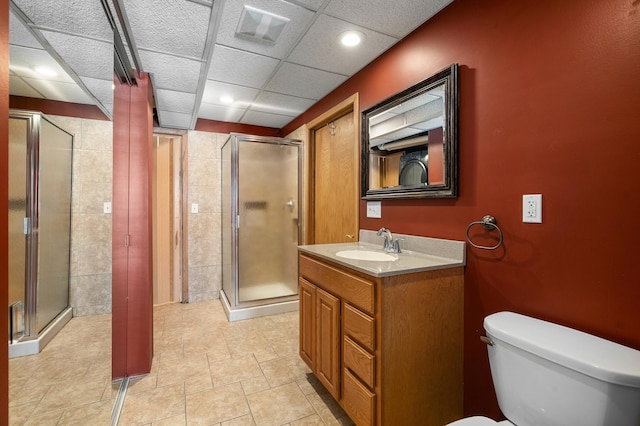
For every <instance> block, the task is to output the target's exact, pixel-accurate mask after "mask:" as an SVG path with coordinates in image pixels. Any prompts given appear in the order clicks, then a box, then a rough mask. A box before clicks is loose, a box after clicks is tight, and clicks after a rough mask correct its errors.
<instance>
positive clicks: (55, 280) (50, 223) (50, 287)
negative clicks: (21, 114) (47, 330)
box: [36, 118, 73, 332]
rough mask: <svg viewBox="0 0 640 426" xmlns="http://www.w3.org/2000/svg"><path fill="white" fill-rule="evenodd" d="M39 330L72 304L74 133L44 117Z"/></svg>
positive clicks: (40, 211) (39, 238)
mask: <svg viewBox="0 0 640 426" xmlns="http://www.w3.org/2000/svg"><path fill="white" fill-rule="evenodd" d="M38 149H39V155H38V166H39V168H38V173H39V180H38V183H39V185H38V192H39V196H38V294H37V302H36V303H37V307H36V312H37V313H38V315H37V331H38V332H40V331H42V329H43V328H44V327H46V326H47V324H49V323H50V322H51V321H52V320H53V319H54V318H55V317H56V316H57V315H58V314H59V313H60V312H62V311H63V310H64V309H65V308H66V307H67V306H68V305H69V256H70V238H69V236H70V235H71V159H72V152H73V136H71V135H70V134H69V133H67V132H65V131H64V130H61V129H60V128H58V127H57V126H54V125H53V124H51V123H50V122H49V121H47V120H46V119H44V118H41V125H40V143H39V145H38Z"/></svg>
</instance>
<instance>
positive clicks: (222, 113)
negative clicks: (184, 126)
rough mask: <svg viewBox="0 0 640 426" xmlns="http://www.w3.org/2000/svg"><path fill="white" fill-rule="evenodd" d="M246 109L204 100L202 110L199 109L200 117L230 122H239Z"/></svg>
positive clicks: (201, 105)
mask: <svg viewBox="0 0 640 426" xmlns="http://www.w3.org/2000/svg"><path fill="white" fill-rule="evenodd" d="M244 112H245V109H241V108H233V107H228V106H222V105H214V104H209V103H206V102H203V103H202V104H200V110H199V111H198V117H199V118H204V119H207V120H217V121H227V122H230V123H237V122H238V121H239V120H240V117H242V114H244Z"/></svg>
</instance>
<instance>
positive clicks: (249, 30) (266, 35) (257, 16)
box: [236, 5, 289, 44]
mask: <svg viewBox="0 0 640 426" xmlns="http://www.w3.org/2000/svg"><path fill="white" fill-rule="evenodd" d="M287 22H289V18H285V17H284V16H278V15H275V14H273V13H269V12H265V11H264V10H260V9H256V8H254V7H251V6H247V5H245V6H244V9H243V11H242V15H240V22H239V23H238V28H236V35H237V36H238V37H242V38H248V39H252V40H259V41H262V42H265V43H268V44H275V42H276V41H277V40H278V37H280V34H281V33H282V30H283V29H284V27H285V25H286V24H287Z"/></svg>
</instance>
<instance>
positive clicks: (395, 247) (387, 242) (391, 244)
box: [378, 228, 401, 253]
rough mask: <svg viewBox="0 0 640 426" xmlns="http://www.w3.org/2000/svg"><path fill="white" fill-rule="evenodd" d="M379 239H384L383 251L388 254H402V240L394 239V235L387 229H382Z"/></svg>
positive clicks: (379, 231)
mask: <svg viewBox="0 0 640 426" xmlns="http://www.w3.org/2000/svg"><path fill="white" fill-rule="evenodd" d="M378 237H384V243H383V245H382V249H383V250H384V251H386V252H388V253H400V252H401V250H400V240H401V238H393V234H392V233H391V231H390V230H388V229H387V228H380V229H379V230H378Z"/></svg>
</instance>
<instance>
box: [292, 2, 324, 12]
mask: <svg viewBox="0 0 640 426" xmlns="http://www.w3.org/2000/svg"><path fill="white" fill-rule="evenodd" d="M298 3H300V4H302V5H304V6H306V7H308V8H309V9H312V10H318V9H320V6H322V3H324V0H298Z"/></svg>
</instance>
